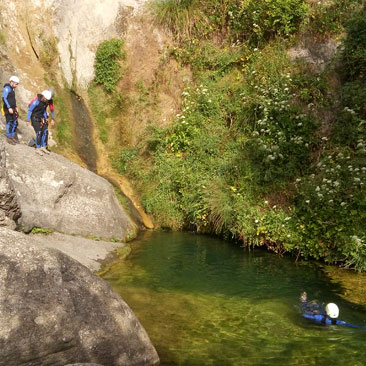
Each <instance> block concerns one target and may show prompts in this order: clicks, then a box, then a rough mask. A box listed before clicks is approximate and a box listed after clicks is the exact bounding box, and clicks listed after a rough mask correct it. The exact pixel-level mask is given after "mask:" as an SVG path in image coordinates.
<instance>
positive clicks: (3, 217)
mask: <svg viewBox="0 0 366 366" xmlns="http://www.w3.org/2000/svg"><path fill="white" fill-rule="evenodd" d="M20 216H21V211H20V206H19V204H18V199H17V196H16V193H15V190H14V187H13V184H12V182H11V181H10V178H9V175H8V172H7V169H6V157H5V147H4V142H3V141H2V140H0V226H7V227H9V228H12V229H14V228H15V227H16V222H17V220H18V219H19V218H20Z"/></svg>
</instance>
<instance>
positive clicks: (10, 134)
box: [2, 75, 19, 145]
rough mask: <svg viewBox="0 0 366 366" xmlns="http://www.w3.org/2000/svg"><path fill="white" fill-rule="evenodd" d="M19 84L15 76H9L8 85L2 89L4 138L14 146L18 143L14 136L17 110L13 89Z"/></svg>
mask: <svg viewBox="0 0 366 366" xmlns="http://www.w3.org/2000/svg"><path fill="white" fill-rule="evenodd" d="M18 84H19V78H18V77H17V76H15V75H13V76H11V77H10V79H9V83H7V84H5V85H4V87H3V96H2V97H3V110H4V115H5V120H6V137H7V139H6V140H7V142H9V143H10V144H12V145H15V144H16V143H18V142H19V140H18V136H17V134H16V131H17V127H18V109H17V102H16V99H15V88H16V87H17V86H18Z"/></svg>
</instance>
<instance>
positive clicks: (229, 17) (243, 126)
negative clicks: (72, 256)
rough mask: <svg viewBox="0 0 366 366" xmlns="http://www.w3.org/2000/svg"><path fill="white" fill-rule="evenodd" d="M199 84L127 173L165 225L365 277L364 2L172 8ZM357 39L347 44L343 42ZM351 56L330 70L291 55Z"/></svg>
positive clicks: (177, 49)
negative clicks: (333, 51) (330, 49)
mask: <svg viewBox="0 0 366 366" xmlns="http://www.w3.org/2000/svg"><path fill="white" fill-rule="evenodd" d="M152 8H153V11H154V13H155V15H156V20H157V21H158V22H159V23H160V24H161V25H163V26H165V27H167V28H169V30H171V31H172V33H173V34H174V35H175V40H176V41H175V44H174V45H171V46H169V51H170V57H172V58H175V59H176V60H177V61H178V62H179V63H180V64H181V65H189V66H190V67H191V69H192V72H193V81H192V83H190V84H187V87H186V89H185V91H184V92H183V95H182V98H183V103H182V108H181V111H180V113H179V114H177V115H176V117H175V119H174V120H173V121H172V123H171V124H170V126H169V127H167V128H157V127H156V126H154V124H151V125H150V126H149V127H148V129H147V130H146V133H145V134H144V135H143V136H142V137H141V142H140V144H139V145H138V146H134V147H130V148H126V149H124V150H123V151H121V152H120V154H119V155H118V157H117V158H116V160H115V165H116V167H117V168H118V169H119V171H120V172H121V173H123V174H127V175H128V176H129V177H130V178H131V179H132V180H133V181H134V183H135V184H136V185H137V187H138V189H139V191H140V192H141V195H142V200H143V204H144V207H145V209H146V210H147V211H148V212H149V213H151V214H152V215H153V216H154V218H155V219H156V221H157V223H159V224H160V225H161V226H162V227H167V228H173V229H190V230H196V231H198V232H204V233H216V234H218V235H222V236H224V237H225V238H228V239H234V240H238V241H240V242H241V243H243V244H244V245H265V246H267V247H268V248H269V249H271V250H273V251H275V252H277V253H280V254H282V253H284V252H289V253H292V254H293V255H294V256H296V257H297V258H299V257H303V258H316V259H322V260H324V261H326V262H329V263H338V264H341V265H344V266H349V267H353V268H356V269H359V270H365V269H366V226H365V222H366V194H365V193H366V192H365V183H366V148H365V144H366V121H365V112H366V111H365V102H364V101H365V97H366V86H365V72H366V57H365V56H366V21H365V19H366V14H365V8H364V5H363V4H362V1H357V0H345V1H342V2H339V1H330V0H329V1H321V2H312V1H305V0H266V1H254V0H245V1H239V0H226V1H219V0H210V1H208V0H207V1H197V0H160V1H155V2H154V3H153V5H152ZM343 34H346V36H345V37H344V38H342V35H343ZM331 40H338V41H339V42H340V43H341V44H342V43H343V46H344V47H343V48H342V47H340V48H339V51H338V54H337V56H336V57H333V62H331V63H329V64H328V65H327V67H326V68H324V67H321V65H318V66H316V65H315V66H314V63H315V64H316V61H314V62H313V63H309V62H307V60H304V59H298V60H293V59H291V57H290V56H289V52H288V50H289V49H290V48H291V47H295V46H298V45H300V44H302V45H307V49H309V50H310V51H312V52H311V54H312V56H313V58H314V59H315V60H316V59H317V55H318V54H319V53H321V51H320V50H321V47H322V45H325V46H324V47H326V45H327V44H328V45H329V44H330V41H331Z"/></svg>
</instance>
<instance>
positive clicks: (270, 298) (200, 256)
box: [102, 233, 366, 366]
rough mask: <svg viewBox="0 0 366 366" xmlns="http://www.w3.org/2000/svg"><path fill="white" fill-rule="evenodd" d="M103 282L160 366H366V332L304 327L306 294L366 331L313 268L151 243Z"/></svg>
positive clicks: (160, 237)
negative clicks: (141, 330)
mask: <svg viewBox="0 0 366 366" xmlns="http://www.w3.org/2000/svg"><path fill="white" fill-rule="evenodd" d="M102 277H103V278H104V279H106V280H107V281H109V282H110V284H111V285H112V287H113V288H114V289H115V290H116V291H117V292H118V293H119V294H120V295H121V296H122V298H123V299H124V300H125V301H126V302H127V303H128V304H129V306H130V307H131V308H132V310H133V311H134V312H135V314H136V315H137V317H138V318H139V320H140V322H141V323H142V325H143V326H144V327H145V329H146V331H147V332H148V334H149V336H150V338H151V340H152V342H153V344H154V345H155V347H156V349H157V351H158V353H159V356H160V359H161V365H162V366H167V365H172V366H173V365H174V366H175V365H182V366H211V365H212V366H241V365H243V366H244V365H245V366H246V365H306V366H308V365H317V366H321V365H327V366H328V365H353V366H356V365H357V366H358V365H360V366H361V365H366V358H365V357H366V331H362V330H359V329H351V328H344V327H336V326H329V327H324V326H318V325H315V324H313V323H311V322H309V321H307V320H306V319H304V318H302V317H301V314H300V312H299V300H298V299H299V295H300V292H301V291H303V290H305V291H307V292H308V296H309V298H310V297H311V298H313V299H316V300H317V301H318V302H319V303H327V302H335V303H337V304H338V305H339V307H340V318H341V319H342V320H345V321H348V322H350V323H355V324H360V325H365V324H366V323H365V321H366V311H365V308H364V307H362V306H359V305H355V304H352V303H350V302H347V301H346V300H344V299H342V298H341V297H340V296H339V293H340V288H339V285H337V284H336V283H334V282H331V281H330V280H328V278H327V277H326V275H325V274H324V273H323V271H322V269H321V268H319V267H318V266H316V265H314V264H309V263H294V261H293V259H290V258H278V257H277V256H275V255H273V254H271V253H267V252H265V251H261V250H255V251H251V252H249V251H247V250H244V249H242V248H239V247H238V246H235V245H232V244H230V243H226V242H224V241H222V240H219V239H216V238H211V237H207V236H198V235H191V234H185V233H152V234H151V235H148V236H145V237H144V238H142V239H141V240H140V241H136V242H134V243H133V244H132V253H131V255H130V256H129V257H128V259H127V260H125V261H124V262H119V263H118V262H115V263H114V264H112V265H111V266H110V267H109V270H108V271H106V272H105V273H104V274H103V275H102Z"/></svg>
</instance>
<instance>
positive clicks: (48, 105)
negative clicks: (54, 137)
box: [28, 89, 55, 152]
mask: <svg viewBox="0 0 366 366" xmlns="http://www.w3.org/2000/svg"><path fill="white" fill-rule="evenodd" d="M48 91H49V92H50V93H51V94H50V95H51V99H48V100H47V102H46V104H47V106H46V112H47V107H49V108H50V113H51V126H53V125H54V124H55V109H54V106H53V96H54V94H55V92H54V90H53V89H48ZM43 92H45V90H44V91H43ZM37 99H38V96H36V97H35V98H34V99H33V100H32V101H31V102H30V103H29V106H30V105H31V104H32V103H33V102H34V101H35V100H37ZM29 106H28V107H29ZM48 117H49V115H48V113H47V118H48ZM48 135H49V133H48V130H47V135H46V150H47V151H48V152H50V151H51V150H50V149H49V147H48ZM30 146H34V139H32V140H31V141H30Z"/></svg>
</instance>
